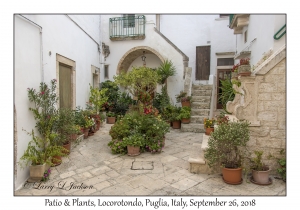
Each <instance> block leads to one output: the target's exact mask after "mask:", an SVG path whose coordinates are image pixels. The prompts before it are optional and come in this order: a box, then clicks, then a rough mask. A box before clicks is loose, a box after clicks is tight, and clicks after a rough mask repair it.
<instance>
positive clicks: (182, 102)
mask: <svg viewBox="0 0 300 210" xmlns="http://www.w3.org/2000/svg"><path fill="white" fill-rule="evenodd" d="M181 106H182V107H185V106H187V107H190V106H191V102H190V101H181Z"/></svg>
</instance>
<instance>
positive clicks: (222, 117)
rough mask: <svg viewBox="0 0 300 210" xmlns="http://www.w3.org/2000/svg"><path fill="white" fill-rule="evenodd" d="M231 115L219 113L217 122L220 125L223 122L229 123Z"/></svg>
mask: <svg viewBox="0 0 300 210" xmlns="http://www.w3.org/2000/svg"><path fill="white" fill-rule="evenodd" d="M228 122H229V117H228V116H225V115H218V116H216V123H217V124H218V125H220V124H221V123H228Z"/></svg>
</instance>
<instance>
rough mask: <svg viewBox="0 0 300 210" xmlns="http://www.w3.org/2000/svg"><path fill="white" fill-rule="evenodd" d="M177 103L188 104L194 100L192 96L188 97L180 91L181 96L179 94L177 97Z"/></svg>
mask: <svg viewBox="0 0 300 210" xmlns="http://www.w3.org/2000/svg"><path fill="white" fill-rule="evenodd" d="M175 97H176V102H177V103H179V102H186V101H191V100H192V96H187V93H186V92H183V91H180V93H179V94H177V95H176V96H175Z"/></svg>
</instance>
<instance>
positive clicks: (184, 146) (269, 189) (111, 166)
mask: <svg viewBox="0 0 300 210" xmlns="http://www.w3.org/2000/svg"><path fill="white" fill-rule="evenodd" d="M110 127H111V125H110V124H104V125H103V126H102V127H101V128H100V130H99V131H97V132H96V133H95V135H94V136H89V137H88V138H87V139H84V140H83V141H81V142H80V144H79V145H77V146H76V147H75V148H73V150H72V151H71V153H70V155H69V156H67V157H64V158H63V162H62V164H61V165H59V166H56V167H51V169H52V173H51V175H50V180H48V181H47V182H42V183H34V184H33V183H28V184H26V185H24V187H23V188H21V189H19V190H17V191H15V196H21V195H37V196H42V195H51V196H56V195H57V196H70V195H74V196H81V195H84V196H87V195H100V196H105V195H120V196H121V195H122V196H124V195H125V196H159V195H160V196H179V195H180V196H197V195H201V196H221V195H224V196H232V195H242V196H257V195H264V196H268V195H269V196H278V195H279V196H286V183H285V182H283V181H282V180H279V179H275V178H274V177H271V178H272V180H273V183H272V184H271V185H268V186H259V185H255V184H253V183H251V182H250V181H246V180H244V181H243V183H242V184H240V185H228V184H226V183H224V182H223V180H222V177H221V175H220V174H212V175H207V174H193V173H190V172H189V163H188V158H189V154H190V151H191V150H192V145H193V143H201V141H202V133H190V132H180V130H177V129H172V128H171V131H170V133H168V134H167V135H166V145H165V148H164V149H163V152H161V153H158V154H151V153H149V152H145V153H141V154H140V155H139V156H136V157H130V156H127V155H114V154H112V153H111V150H110V148H109V147H108V146H107V143H108V142H109V141H110V139H111V137H110V136H109V134H108V132H109V129H110ZM83 186H86V187H85V189H84V188H83Z"/></svg>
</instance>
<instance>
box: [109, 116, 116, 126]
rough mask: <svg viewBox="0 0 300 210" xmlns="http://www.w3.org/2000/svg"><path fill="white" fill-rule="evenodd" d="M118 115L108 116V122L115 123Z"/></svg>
mask: <svg viewBox="0 0 300 210" xmlns="http://www.w3.org/2000/svg"><path fill="white" fill-rule="evenodd" d="M115 122H116V117H107V123H108V124H115Z"/></svg>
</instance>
